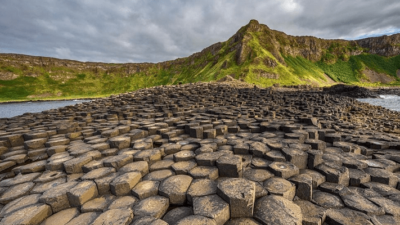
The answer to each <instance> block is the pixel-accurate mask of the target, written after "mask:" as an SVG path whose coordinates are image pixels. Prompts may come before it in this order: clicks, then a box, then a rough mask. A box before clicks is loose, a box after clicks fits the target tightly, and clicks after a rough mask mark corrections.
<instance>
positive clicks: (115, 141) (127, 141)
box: [108, 136, 131, 149]
mask: <svg viewBox="0 0 400 225" xmlns="http://www.w3.org/2000/svg"><path fill="white" fill-rule="evenodd" d="M108 142H109V143H110V147H111V148H118V149H124V148H129V146H130V145H131V138H130V137H125V136H118V137H113V138H110V139H109V140H108Z"/></svg>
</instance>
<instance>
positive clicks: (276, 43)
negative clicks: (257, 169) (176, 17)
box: [0, 20, 400, 78]
mask: <svg viewBox="0 0 400 225" xmlns="http://www.w3.org/2000/svg"><path fill="white" fill-rule="evenodd" d="M253 38H257V39H258V42H259V44H260V46H261V47H263V48H265V49H266V50H268V51H269V52H270V53H271V54H272V55H273V56H274V58H275V59H276V60H277V61H278V62H280V63H281V64H283V65H285V60H284V59H283V56H293V57H297V56H301V57H304V58H306V59H308V60H311V61H319V60H321V59H322V58H323V57H324V55H325V54H326V53H327V52H329V53H331V54H333V55H341V54H346V55H359V54H361V53H371V54H377V55H381V56H386V57H388V56H395V55H399V54H400V34H395V35H391V36H382V37H374V38H366V39H361V40H357V41H346V40H324V39H320V38H316V37H312V36H291V35H287V34H285V33H283V32H280V31H275V30H271V29H270V28H269V27H268V26H267V25H263V24H259V23H258V21H256V20H251V21H250V22H249V24H247V25H246V26H243V27H242V28H241V29H239V31H238V32H237V33H236V34H234V35H233V36H232V37H231V38H230V39H229V40H228V41H226V42H223V43H220V42H218V43H216V44H214V45H211V46H209V47H207V48H205V49H204V50H203V51H201V52H198V53H194V54H193V55H191V56H189V57H186V58H178V59H175V60H171V61H166V62H160V63H120V64H115V63H112V64H111V63H100V62H79V61H74V60H63V59H56V58H50V57H38V56H27V55H19V54H0V63H1V65H2V66H12V67H17V68H22V69H24V70H29V67H32V66H40V67H43V68H46V67H67V68H72V69H73V70H76V71H78V72H79V71H92V72H94V73H112V72H115V71H118V72H120V73H124V74H134V73H138V72H146V71H149V70H150V69H158V70H160V69H171V68H172V67H173V68H176V71H175V72H177V73H179V68H180V67H182V66H194V65H195V62H196V61H198V60H199V59H201V58H204V57H205V56H211V57H208V59H207V60H204V62H203V63H201V64H198V65H195V66H197V67H201V66H205V65H207V64H208V63H209V62H214V64H216V63H217V62H218V60H219V58H220V55H219V54H218V53H219V52H220V50H221V49H222V47H224V46H226V50H225V54H227V53H230V52H236V53H235V59H236V63H237V64H238V65H241V64H242V63H244V62H245V61H246V60H248V59H249V58H255V57H256V56H257V55H256V52H255V51H254V49H253V48H254V46H250V45H249V42H250V40H252V39H253ZM263 61H264V63H265V65H267V66H268V67H274V66H275V65H276V63H277V62H276V61H275V60H274V59H272V58H265V57H264V59H263ZM28 74H29V73H28ZM33 76H34V75H33ZM9 77H11V78H12V77H13V76H12V75H11V74H7V78H9Z"/></svg>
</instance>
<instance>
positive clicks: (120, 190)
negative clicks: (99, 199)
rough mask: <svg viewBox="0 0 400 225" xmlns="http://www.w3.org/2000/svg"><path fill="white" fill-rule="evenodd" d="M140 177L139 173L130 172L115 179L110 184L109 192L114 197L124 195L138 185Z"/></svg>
mask: <svg viewBox="0 0 400 225" xmlns="http://www.w3.org/2000/svg"><path fill="white" fill-rule="evenodd" d="M141 178H142V175H141V174H140V173H139V172H130V173H125V174H122V175H120V176H118V177H116V178H115V179H114V180H113V181H112V182H111V183H110V188H111V192H112V193H113V194H114V195H126V194H128V193H130V191H131V189H132V188H133V187H135V185H136V184H137V183H139V181H140V179H141Z"/></svg>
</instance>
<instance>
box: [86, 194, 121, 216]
mask: <svg viewBox="0 0 400 225" xmlns="http://www.w3.org/2000/svg"><path fill="white" fill-rule="evenodd" d="M115 199H116V197H115V196H114V195H104V196H100V197H97V198H94V199H92V200H90V201H88V202H86V203H84V204H83V205H82V207H81V212H82V213H86V212H103V211H105V210H106V209H107V207H108V205H109V204H110V203H111V202H113V201H114V200H115Z"/></svg>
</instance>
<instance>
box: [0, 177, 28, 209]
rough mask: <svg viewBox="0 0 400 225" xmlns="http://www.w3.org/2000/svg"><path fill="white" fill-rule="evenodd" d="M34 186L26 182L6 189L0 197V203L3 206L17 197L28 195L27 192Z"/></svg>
mask: <svg viewBox="0 0 400 225" xmlns="http://www.w3.org/2000/svg"><path fill="white" fill-rule="evenodd" d="M33 186H35V184H34V183H33V182H27V183H22V184H17V185H15V186H12V187H10V188H8V189H7V190H6V191H5V192H3V194H2V195H1V196H0V203H1V204H3V205H5V204H7V203H9V202H11V201H13V200H15V199H17V198H19V197H22V196H24V195H28V194H29V191H30V190H31V189H32V188H33Z"/></svg>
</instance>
